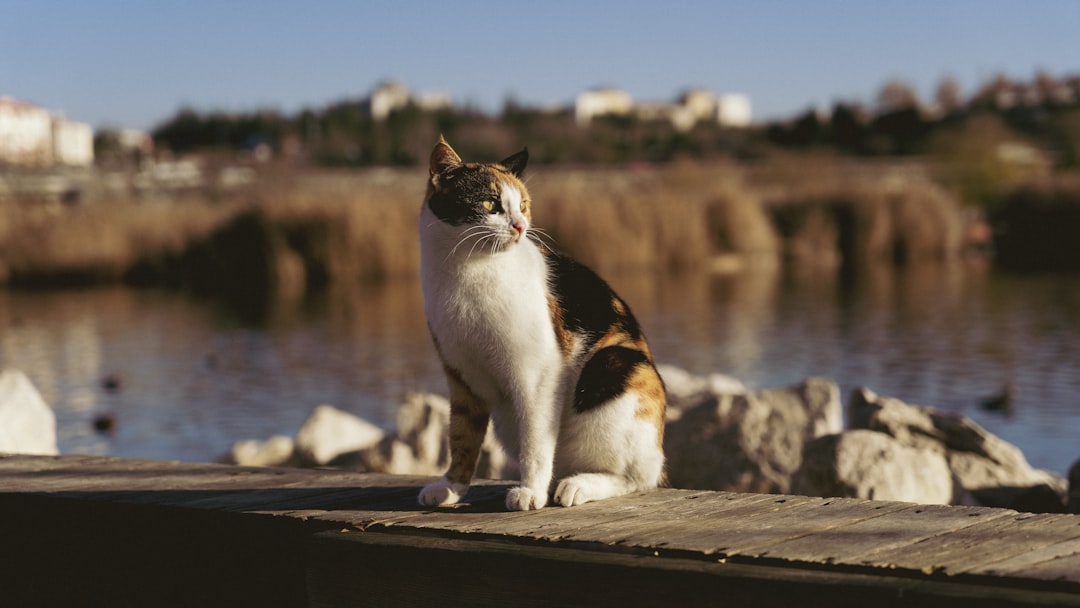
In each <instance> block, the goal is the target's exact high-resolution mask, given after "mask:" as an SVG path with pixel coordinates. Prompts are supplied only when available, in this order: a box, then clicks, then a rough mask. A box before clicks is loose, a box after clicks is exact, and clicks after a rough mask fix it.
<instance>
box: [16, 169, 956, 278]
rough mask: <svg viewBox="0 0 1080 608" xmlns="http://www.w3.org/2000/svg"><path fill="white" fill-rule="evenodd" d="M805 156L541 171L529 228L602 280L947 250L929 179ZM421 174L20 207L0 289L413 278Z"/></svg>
mask: <svg viewBox="0 0 1080 608" xmlns="http://www.w3.org/2000/svg"><path fill="white" fill-rule="evenodd" d="M814 162H816V163H817V164H816V165H814V164H810V165H806V164H800V163H799V162H796V161H782V162H780V163H776V164H772V165H769V166H766V167H763V168H754V169H748V168H747V167H743V166H737V165H730V164H718V163H713V164H695V163H685V164H676V165H673V166H669V167H665V168H660V169H656V168H639V169H635V170H619V169H610V168H605V169H570V168H561V169H553V168H545V167H541V168H538V169H536V170H535V171H532V172H531V174H530V175H529V176H528V185H529V188H530V191H531V193H532V198H533V209H534V214H535V217H534V219H535V220H536V225H537V226H538V227H539V228H541V229H543V230H544V231H545V232H547V233H548V234H549V235H550V236H551V237H552V239H553V240H554V241H555V243H556V246H557V247H559V248H561V249H563V250H566V251H568V252H570V253H571V254H573V255H575V256H576V257H578V258H580V259H581V260H582V261H584V262H586V263H588V264H590V265H592V266H593V267H595V268H596V269H597V270H598V271H600V272H601V273H603V274H610V273H626V272H640V271H646V270H647V271H655V270H659V271H673V270H684V269H691V268H703V267H713V266H715V263H716V261H717V260H718V259H720V258H731V257H735V258H739V259H767V260H776V259H778V258H779V257H780V255H781V254H782V253H783V254H787V255H788V257H792V258H798V259H805V258H811V257H812V258H814V259H828V258H830V257H831V258H838V257H840V256H846V257H848V258H851V257H853V256H854V257H867V258H873V257H892V258H895V259H898V260H900V261H904V260H906V259H915V258H922V257H944V256H947V255H950V254H951V252H953V251H955V250H956V249H957V248H958V246H959V224H958V223H957V222H958V217H959V216H958V213H957V209H956V205H955V203H954V202H953V200H952V199H951V198H949V197H948V196H947V195H945V194H944V192H943V191H941V190H940V188H937V187H936V186H934V185H933V184H931V183H929V181H928V180H924V179H921V178H918V179H916V178H911V177H905V178H902V179H901V178H897V177H896V175H897V174H896V173H895V172H892V173H890V172H887V171H886V172H882V171H876V170H866V169H865V168H863V169H858V170H856V171H854V173H853V170H852V169H850V168H839V167H838V166H834V165H833V161H830V160H827V159H826V160H824V161H820V160H819V161H814ZM901 173H902V172H901ZM425 178H426V175H425V172H424V171H422V170H389V169H374V170H368V171H363V172H340V173H337V172H320V173H311V174H308V173H286V174H284V175H271V176H263V179H261V180H260V181H259V182H258V185H256V186H255V187H253V188H252V189H250V190H247V191H244V192H242V193H239V194H236V195H233V196H231V199H230V200H228V201H225V202H216V203H211V202H209V201H205V200H204V201H198V200H196V201H186V202H182V203H175V204H146V203H142V204H140V203H130V202H129V203H110V204H105V203H99V204H95V205H88V206H85V207H75V208H59V207H58V208H34V207H17V209H18V212H17V213H13V214H3V215H2V217H3V220H2V221H0V280H2V279H3V278H4V274H5V270H4V269H5V268H6V274H7V278H9V279H10V280H11V281H12V282H16V283H33V282H50V281H51V282H65V281H66V282H71V281H77V280H82V281H93V280H119V279H127V280H131V281H136V282H161V281H165V282H172V283H178V284H183V285H188V286H191V287H194V288H196V289H202V290H206V291H215V290H222V289H224V290H230V289H231V290H237V291H241V292H249V291H250V292H253V293H261V292H264V291H265V290H267V289H269V290H276V291H281V292H287V293H295V292H302V291H304V290H307V289H311V288H315V287H322V286H325V285H330V284H346V283H352V282H359V281H384V280H391V279H396V278H401V277H415V276H416V274H417V272H418V267H419V247H418V243H417V238H416V219H417V214H418V212H419V207H420V203H421V199H422V197H423V191H424V184H425Z"/></svg>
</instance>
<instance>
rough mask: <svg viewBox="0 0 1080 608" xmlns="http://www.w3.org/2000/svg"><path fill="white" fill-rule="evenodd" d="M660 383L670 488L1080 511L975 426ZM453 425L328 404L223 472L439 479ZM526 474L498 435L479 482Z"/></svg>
mask: <svg viewBox="0 0 1080 608" xmlns="http://www.w3.org/2000/svg"><path fill="white" fill-rule="evenodd" d="M660 372H661V375H662V376H663V377H664V381H665V384H666V385H667V389H668V398H669V409H668V423H667V428H666V431H665V441H664V450H665V452H666V454H667V462H668V479H669V482H670V485H671V486H672V487H677V488H687V489H699V490H728V491H739V492H764V493H795V494H805V495H812V496H847V497H858V498H868V499H878V500H897V501H905V502H915V503H938V504H967V505H983V506H994V507H1006V508H1012V509H1017V510H1021V511H1035V512H1063V511H1066V509H1067V508H1068V507H1071V509H1072V511H1074V512H1080V461H1078V463H1077V465H1075V466H1074V467H1073V469H1072V471H1071V472H1070V477H1071V478H1072V485H1071V487H1072V489H1071V498H1070V490H1069V487H1070V486H1069V483H1068V482H1067V481H1066V480H1065V479H1064V478H1062V477H1060V476H1059V475H1056V474H1055V473H1052V472H1050V471H1044V470H1039V469H1035V468H1033V467H1031V466H1030V465H1029V464H1028V463H1027V460H1026V459H1025V458H1024V455H1023V454H1022V453H1021V452H1020V450H1019V449H1017V448H1016V447H1015V446H1013V445H1011V444H1009V443H1007V442H1005V441H1004V440H1002V439H1000V438H998V437H996V436H994V435H993V434H991V433H989V432H988V431H986V430H985V429H983V428H982V427H980V426H979V425H978V424H976V423H975V422H973V421H972V420H970V419H968V418H966V417H963V416H959V415H956V414H949V413H946V412H941V411H938V410H936V409H934V408H932V407H925V406H917V405H909V404H906V403H903V402H901V401H899V400H897V399H892V398H888V397H882V396H879V395H876V394H874V392H873V391H871V390H869V389H866V388H860V389H857V390H856V391H854V393H853V394H852V396H851V398H850V399H849V404H848V409H847V419H848V426H847V428H846V429H845V428H844V427H843V423H842V418H843V405H842V404H841V400H840V389H839V387H838V386H837V385H836V383H834V382H832V381H830V380H826V379H823V378H809V379H807V380H805V381H803V382H801V383H799V384H797V385H795V386H791V387H787V388H778V389H767V390H760V391H751V390H748V389H747V388H746V387H745V386H743V385H742V384H741V383H740V382H738V381H737V380H734V379H732V378H729V377H726V376H722V375H719V374H712V375H710V376H707V377H700V376H694V375H692V374H689V373H687V372H686V371H684V370H681V369H678V368H674V367H669V366H661V368H660ZM448 424H449V404H448V403H447V401H446V400H445V399H444V398H443V397H440V396H438V395H430V394H414V395H411V396H410V397H409V398H408V399H407V400H406V402H405V403H404V404H403V405H402V407H401V409H400V411H399V414H398V425H397V428H396V430H394V431H392V432H389V433H383V432H382V431H381V430H379V429H377V428H375V427H374V426H372V425H370V424H369V423H367V422H364V421H362V420H360V419H358V418H355V417H353V416H352V415H350V414H347V413H344V412H340V411H337V410H334V409H333V408H330V407H329V406H320V407H318V408H316V410H315V411H314V412H313V414H312V416H311V418H310V419H309V420H308V421H307V422H306V423H304V425H303V427H302V428H301V430H300V432H299V433H298V434H297V437H296V439H295V441H294V440H291V439H289V438H285V437H278V438H272V439H271V440H269V441H266V442H241V443H239V444H237V445H236V446H234V448H233V450H232V451H231V452H230V454H229V455H228V457H227V458H226V460H227V461H228V462H232V463H237V464H295V465H301V466H322V465H329V466H340V467H344V468H348V469H351V470H357V471H370V472H387V473H398V474H415V475H439V474H441V473H442V472H443V471H445V469H446V467H447V465H448V462H449V449H448V445H447V439H446V437H447V425H448ZM347 429H351V430H348V432H346V430H347ZM516 474H517V472H516V467H515V464H514V463H513V461H512V460H510V459H508V458H507V457H506V455H505V454H504V453H503V452H502V450H501V449H500V448H499V446H498V444H497V443H496V442H495V441H494V439H493V438H492V434H491V433H489V434H488V440H487V442H486V443H485V445H484V455H483V457H482V459H481V464H480V467H479V469H478V471H477V475H478V476H480V477H485V478H495V479H513V478H514V477H515V476H516Z"/></svg>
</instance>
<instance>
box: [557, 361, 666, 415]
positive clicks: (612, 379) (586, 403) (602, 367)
mask: <svg viewBox="0 0 1080 608" xmlns="http://www.w3.org/2000/svg"><path fill="white" fill-rule="evenodd" d="M648 363H649V360H648V358H647V357H646V356H645V353H643V352H641V351H639V350H634V349H631V348H626V347H623V346H609V347H607V348H602V349H600V350H599V351H598V352H597V353H596V354H595V355H593V357H592V358H591V359H589V362H588V363H586V364H585V367H584V368H582V370H581V377H580V378H579V379H578V383H577V387H575V389H574V410H575V411H577V412H579V413H581V412H587V411H589V410H591V409H593V408H595V407H597V406H599V405H603V404H604V403H607V402H608V401H610V400H611V399H613V398H615V397H617V396H619V395H621V394H623V393H624V392H626V386H627V383H628V382H629V380H630V377H631V376H632V375H633V374H634V370H635V369H637V367H638V366H639V365H647V364H648Z"/></svg>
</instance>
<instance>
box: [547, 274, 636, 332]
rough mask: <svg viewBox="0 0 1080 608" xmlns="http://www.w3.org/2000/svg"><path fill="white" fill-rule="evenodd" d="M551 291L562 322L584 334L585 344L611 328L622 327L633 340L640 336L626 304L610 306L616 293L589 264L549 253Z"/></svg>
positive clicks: (615, 297) (574, 330)
mask: <svg viewBox="0 0 1080 608" xmlns="http://www.w3.org/2000/svg"><path fill="white" fill-rule="evenodd" d="M548 266H549V267H550V268H551V276H552V285H551V288H552V292H553V293H554V294H555V298H556V300H558V302H559V307H560V308H562V309H563V311H564V313H563V323H564V324H565V326H566V328H567V329H568V330H570V331H572V332H574V333H576V334H582V335H584V336H585V346H586V348H591V347H592V346H593V345H594V344H596V341H597V340H599V339H600V338H602V337H603V336H604V335H605V334H607V333H609V331H610V330H611V329H613V328H614V329H617V330H622V331H624V332H626V334H627V335H628V336H629V337H630V338H631V339H634V340H637V339H639V338H641V328H640V327H639V326H638V323H637V320H635V319H634V316H633V315H632V314H631V313H630V307H629V306H627V305H626V303H625V302H622V300H619V301H620V302H622V311H621V312H620V311H618V310H616V309H615V308H613V307H612V301H613V300H615V299H617V298H618V296H616V295H615V292H614V291H612V289H611V287H609V286H608V284H607V283H605V282H604V280H603V279H601V278H600V277H599V276H598V275H597V274H596V273H595V272H593V271H592V270H590V269H589V267H587V266H585V265H584V264H581V263H580V262H578V261H577V260H574V259H573V258H571V257H568V256H564V255H559V254H551V255H550V256H549V257H548Z"/></svg>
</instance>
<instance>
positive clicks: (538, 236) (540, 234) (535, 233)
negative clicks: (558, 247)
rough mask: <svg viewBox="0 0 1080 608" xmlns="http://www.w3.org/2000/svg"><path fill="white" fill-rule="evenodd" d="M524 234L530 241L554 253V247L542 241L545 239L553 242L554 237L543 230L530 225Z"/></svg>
mask: <svg viewBox="0 0 1080 608" xmlns="http://www.w3.org/2000/svg"><path fill="white" fill-rule="evenodd" d="M525 236H526V237H528V238H529V239H530V240H531V241H532V242H534V243H536V244H537V246H539V247H540V248H542V249H547V250H548V251H550V252H551V253H555V249H554V248H553V247H552V246H551V244H550V243H546V242H544V240H545V239H547V240H548V241H551V242H552V243H554V242H555V239H554V237H552V236H551V235H550V234H548V233H547V232H545V231H544V230H542V229H540V228H532V227H530V228H529V230H528V231H526V232H525Z"/></svg>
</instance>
